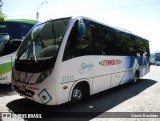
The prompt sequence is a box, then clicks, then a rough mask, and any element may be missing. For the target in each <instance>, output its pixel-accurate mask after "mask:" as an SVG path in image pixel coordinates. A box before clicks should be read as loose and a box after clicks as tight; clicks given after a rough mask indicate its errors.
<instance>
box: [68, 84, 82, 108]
mask: <svg viewBox="0 0 160 121" xmlns="http://www.w3.org/2000/svg"><path fill="white" fill-rule="evenodd" d="M83 97H84V93H83V90H82V88H81V86H80V85H77V86H75V87H74V89H73V92H72V95H71V101H70V102H69V105H76V104H78V103H79V102H80V101H81V100H82V98H83Z"/></svg>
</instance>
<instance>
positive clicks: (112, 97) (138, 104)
mask: <svg viewBox="0 0 160 121" xmlns="http://www.w3.org/2000/svg"><path fill="white" fill-rule="evenodd" d="M159 92H160V67H159V66H151V71H150V73H149V74H147V75H146V76H144V77H143V78H142V79H140V80H139V81H138V82H137V83H136V84H135V85H130V84H125V85H122V86H119V87H115V88H112V89H110V90H107V91H104V92H101V93H99V94H96V95H93V96H91V97H89V98H88V99H86V100H84V101H82V102H81V103H80V104H79V105H77V106H74V107H69V106H68V105H66V104H63V105H60V106H44V105H41V104H38V103H35V102H32V101H30V100H28V99H26V98H23V97H21V96H19V95H18V94H17V93H15V92H13V91H12V90H11V89H10V85H0V112H9V111H10V112H13V113H19V114H25V113H26V112H28V113H29V114H30V113H31V114H35V113H36V114H37V113H38V114H39V113H40V114H42V117H44V116H46V115H47V114H48V116H50V117H51V118H50V119H48V120H53V119H54V120H55V118H53V117H56V120H57V119H58V120H65V121H66V120H73V121H74V120H75V118H76V120H79V121H81V120H93V121H97V120H107V121H108V120H111V121H112V120H117V121H118V120H126V121H127V120H132V121H133V120H134V121H135V120H137V121H139V120H144V121H149V120H151V118H130V119H125V118H121V119H118V118H114V119H113V118H106V117H108V116H109V115H110V116H113V117H114V116H115V117H117V115H119V113H107V112H160V101H159V100H160V95H159ZM122 115H128V114H127V113H120V117H121V116H122ZM155 115H156V114H155ZM22 116H24V117H25V115H22ZM38 116H40V115H38ZM158 116H159V118H153V119H152V120H157V121H158V120H160V115H158ZM62 117H63V118H64V119H63V118H62ZM66 118H67V119H66ZM82 118H83V119H82ZM2 120H3V121H8V120H9V119H8V118H3V119H2ZM11 120H13V119H11ZM14 120H15V121H17V120H18V121H20V120H23V119H21V118H14ZM28 120H31V119H28ZM32 120H33V119H32ZM45 120H46V119H45Z"/></svg>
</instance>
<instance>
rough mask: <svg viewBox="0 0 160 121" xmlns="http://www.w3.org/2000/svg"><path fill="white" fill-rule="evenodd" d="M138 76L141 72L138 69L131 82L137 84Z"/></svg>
mask: <svg viewBox="0 0 160 121" xmlns="http://www.w3.org/2000/svg"><path fill="white" fill-rule="evenodd" d="M138 77H139V72H138V71H136V72H135V73H134V77H133V81H132V82H131V83H132V84H135V83H136V82H137V80H138Z"/></svg>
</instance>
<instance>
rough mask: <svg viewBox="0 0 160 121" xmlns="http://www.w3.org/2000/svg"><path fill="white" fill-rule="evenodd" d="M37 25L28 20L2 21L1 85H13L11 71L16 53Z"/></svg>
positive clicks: (0, 26) (0, 23) (0, 51)
mask: <svg viewBox="0 0 160 121" xmlns="http://www.w3.org/2000/svg"><path fill="white" fill-rule="evenodd" d="M36 23H37V21H34V20H28V19H5V20H4V21H2V20H1V21H0V84H8V83H11V77H12V76H11V70H12V66H13V65H14V58H15V56H16V53H15V51H16V50H17V49H18V47H19V45H20V44H21V42H22V39H23V38H24V37H25V36H26V34H27V33H28V32H29V30H30V29H31V28H32V27H33V26H34V25H35V24H36Z"/></svg>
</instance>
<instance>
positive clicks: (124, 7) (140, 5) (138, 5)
mask: <svg viewBox="0 0 160 121" xmlns="http://www.w3.org/2000/svg"><path fill="white" fill-rule="evenodd" d="M158 4H160V2H158V3H148V4H136V5H131V6H122V7H115V8H106V9H92V10H81V11H65V12H59V11H57V12H56V11H55V12H54V14H58V13H79V12H87V13H91V12H98V11H109V10H119V9H127V8H134V7H142V6H151V5H158ZM46 13H52V15H53V11H45V14H46ZM29 15H35V14H23V15H12V16H9V17H15V16H29Z"/></svg>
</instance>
